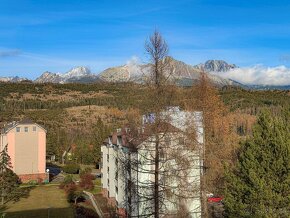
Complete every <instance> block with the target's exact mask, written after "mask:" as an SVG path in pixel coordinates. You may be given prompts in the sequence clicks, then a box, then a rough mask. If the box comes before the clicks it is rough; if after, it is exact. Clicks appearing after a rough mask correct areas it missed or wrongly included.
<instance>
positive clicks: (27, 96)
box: [5, 91, 112, 102]
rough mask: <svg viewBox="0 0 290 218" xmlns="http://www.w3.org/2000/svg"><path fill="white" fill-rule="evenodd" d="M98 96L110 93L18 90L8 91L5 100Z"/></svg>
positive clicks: (68, 98)
mask: <svg viewBox="0 0 290 218" xmlns="http://www.w3.org/2000/svg"><path fill="white" fill-rule="evenodd" d="M98 97H112V95H110V94H107V93H105V92H104V91H99V92H88V93H82V92H80V91H66V92H63V93H57V92H53V91H51V92H49V93H48V94H30V93H25V94H23V95H20V94H19V93H18V92H13V93H10V95H9V96H8V97H6V98H5V100H7V101H9V100H19V101H23V100H39V101H59V102H61V101H70V100H75V99H82V98H98Z"/></svg>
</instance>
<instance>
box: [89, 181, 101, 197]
mask: <svg viewBox="0 0 290 218" xmlns="http://www.w3.org/2000/svg"><path fill="white" fill-rule="evenodd" d="M101 186H102V183H101V179H100V178H97V179H96V180H95V187H94V189H93V190H92V191H91V192H92V193H93V194H99V193H100V192H101V191H102V187H101Z"/></svg>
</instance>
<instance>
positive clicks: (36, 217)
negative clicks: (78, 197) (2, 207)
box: [5, 207, 75, 218]
mask: <svg viewBox="0 0 290 218" xmlns="http://www.w3.org/2000/svg"><path fill="white" fill-rule="evenodd" d="M19 217H21V218H47V217H49V218H60V217H61V218H73V217H75V214H74V210H73V209H72V208H71V207H68V208H43V209H37V210H23V211H17V212H7V213H6V214H5V218H19Z"/></svg>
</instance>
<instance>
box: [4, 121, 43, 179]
mask: <svg viewBox="0 0 290 218" xmlns="http://www.w3.org/2000/svg"><path fill="white" fill-rule="evenodd" d="M25 127H27V128H28V132H25ZM33 127H35V128H36V129H35V131H33ZM16 128H20V132H17V129H16ZM0 145H1V149H3V147H4V146H5V145H8V155H9V156H10V158H11V164H12V170H13V171H14V172H15V173H16V174H17V175H18V176H19V177H20V178H21V179H22V181H23V182H26V181H29V178H34V177H35V178H36V179H34V180H38V179H42V180H44V178H45V179H46V178H47V175H46V171H45V170H46V158H45V156H46V132H45V130H44V129H43V128H41V127H39V126H37V125H35V124H18V125H17V126H15V127H14V128H12V129H10V130H9V131H8V132H7V133H6V134H2V135H1V139H0ZM36 174H37V175H36ZM34 175H35V176H34Z"/></svg>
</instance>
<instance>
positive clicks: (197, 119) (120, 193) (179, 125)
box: [101, 108, 204, 217]
mask: <svg viewBox="0 0 290 218" xmlns="http://www.w3.org/2000/svg"><path fill="white" fill-rule="evenodd" d="M163 115H164V116H169V117H170V122H169V123H167V124H166V123H165V124H164V125H165V128H163V127H161V129H160V130H158V134H161V135H162V134H163V132H164V131H167V132H168V134H167V136H166V138H164V139H163V141H160V146H162V144H167V146H168V145H169V146H172V148H175V149H177V150H178V151H180V152H181V153H182V152H183V153H184V157H186V158H188V160H190V161H189V163H188V171H187V172H186V173H187V174H188V177H187V179H188V181H187V182H188V183H189V184H190V186H188V187H187V188H188V191H189V192H195V193H194V194H193V196H191V197H188V198H186V197H184V198H183V199H182V202H183V206H184V209H185V211H186V212H185V211H184V214H186V213H187V215H188V216H190V217H201V198H202V196H201V189H200V187H201V184H200V182H201V175H202V173H203V159H202V156H203V149H204V147H203V143H204V138H203V137H204V133H203V124H202V113H201V112H193V113H191V112H185V111H180V110H179V108H171V109H170V110H168V111H166V112H164V113H163ZM154 119H155V118H154V116H153V115H150V116H147V117H146V116H144V117H143V124H144V125H143V127H142V128H141V129H140V131H144V132H146V123H152V122H154ZM188 121H190V122H192V123H191V124H193V126H194V131H196V136H195V137H196V139H195V140H196V142H197V144H198V146H197V147H196V148H195V149H194V150H190V151H189V150H187V148H186V146H185V145H184V140H189V139H186V136H185V134H184V132H185V131H186V128H187V126H188V124H187V122H188ZM165 129H166V130H165ZM129 132H130V129H129V128H122V129H117V131H115V132H114V133H112V134H111V135H110V136H109V137H108V138H107V139H106V140H105V142H104V144H103V146H102V147H101V151H102V164H101V166H102V167H101V172H102V193H103V196H105V197H106V198H107V199H108V200H109V203H110V204H111V205H113V206H115V207H116V208H117V210H118V211H119V214H123V215H124V216H126V215H125V214H127V215H128V213H131V214H130V216H132V217H139V216H140V215H141V216H142V215H143V214H146V212H147V214H150V211H146V210H150V208H151V209H152V208H153V207H152V206H151V207H150V206H149V207H148V205H146V197H145V198H144V196H146V194H144V193H147V194H149V195H150V188H148V187H149V184H150V183H152V181H153V180H152V179H153V175H152V173H149V171H150V170H152V163H150V161H151V160H150V158H149V157H150V156H152V152H154V149H152V146H154V144H152V141H153V140H154V139H153V138H152V137H153V136H152V135H147V136H146V137H144V138H143V139H140V138H139V139H137V140H136V139H133V138H131V137H130V136H129V135H130V134H128V133H129ZM192 140H193V139H192ZM132 144H134V146H133V147H134V148H135V149H132ZM153 156H154V155H153ZM162 156H166V151H165V153H164V154H162ZM160 158H161V170H162V169H163V170H164V169H165V167H168V166H169V167H172V168H171V169H174V168H175V167H176V163H177V162H176V161H175V160H170V161H167V162H166V166H163V165H162V158H163V157H160ZM123 160H124V161H123ZM120 162H123V163H124V162H125V163H126V165H127V166H129V168H130V169H129V170H127V172H125V173H124V172H123V171H122V168H124V165H123V166H121V164H123V163H120ZM134 162H135V163H138V164H137V165H135V166H133V163H134ZM164 164H165V163H164ZM173 171H174V170H173ZM146 172H148V173H146ZM161 180H162V178H161ZM170 182H171V183H172V184H179V183H182V182H183V181H179V180H178V178H177V177H174V176H172V177H171V179H170ZM151 185H152V184H151ZM194 190H195V191H194ZM175 203H176V202H175V199H171V198H170V197H168V198H165V201H164V207H163V208H161V210H162V211H163V212H164V211H165V210H167V212H169V214H171V216H170V217H176V216H177V215H176V204H175ZM148 217H151V216H149V215H148Z"/></svg>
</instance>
